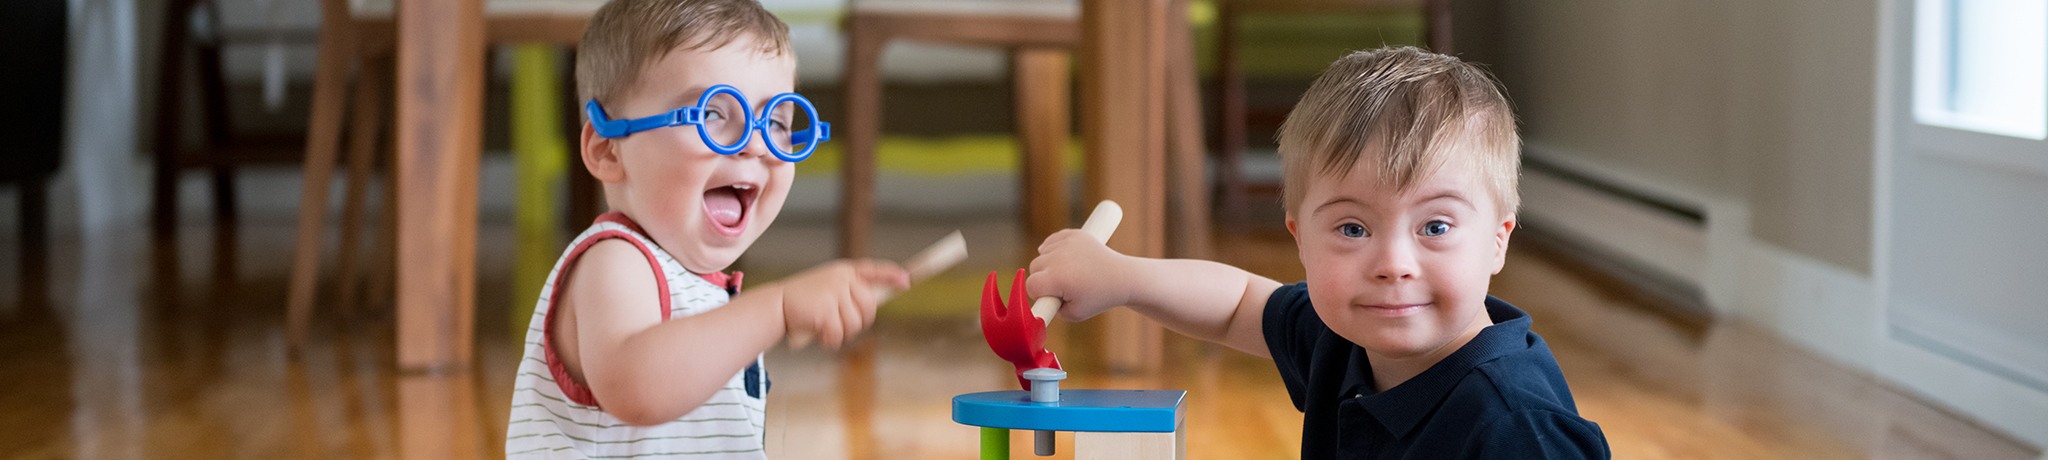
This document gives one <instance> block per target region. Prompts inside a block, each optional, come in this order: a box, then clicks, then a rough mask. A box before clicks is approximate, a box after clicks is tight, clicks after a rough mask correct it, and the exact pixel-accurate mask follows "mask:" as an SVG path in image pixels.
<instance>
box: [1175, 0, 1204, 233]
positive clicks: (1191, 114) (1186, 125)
mask: <svg viewBox="0 0 2048 460" xmlns="http://www.w3.org/2000/svg"><path fill="white" fill-rule="evenodd" d="M1187 7H1188V2H1187V0H1174V1H1172V2H1171V3H1170V4H1169V6H1168V11H1167V17H1169V18H1185V17H1187ZM1190 29H1191V27H1190V25H1189V24H1188V21H1186V20H1169V21H1166V68H1167V71H1166V74H1167V75H1169V77H1167V78H1168V81H1167V87H1166V106H1167V107H1166V118H1167V122H1166V136H1167V148H1166V150H1167V154H1166V156H1167V164H1168V165H1169V167H1170V168H1171V173H1170V175H1169V176H1168V177H1170V178H1171V179H1170V180H1171V182H1172V183H1170V184H1168V185H1167V189H1168V190H1169V192H1168V193H1167V194H1166V196H1167V200H1169V201H1172V204H1171V207H1170V208H1169V209H1168V211H1169V213H1170V214H1171V215H1172V216H1173V220H1172V222H1173V226H1174V228H1175V229H1176V230H1175V231H1173V232H1168V233H1169V237H1170V238H1172V241H1170V242H1169V243H1170V244H1169V246H1168V247H1167V248H1168V250H1170V251H1171V252H1172V255H1173V256H1174V257H1186V258H1197V259H1200V258H1207V257H1208V252H1209V244H1210V243H1209V193H1208V192H1209V186H1208V185H1209V176H1208V171H1207V168H1206V167H1207V165H1206V164H1204V161H1205V159H1204V157H1203V155H1202V151H1203V148H1202V115H1201V113H1202V112H1201V110H1202V107H1201V105H1202V104H1201V97H1200V96H1198V95H1197V94H1196V93H1197V92H1198V91H1200V90H1198V89H1196V88H1195V86H1197V84H1198V83H1199V82H1198V80H1199V79H1200V78H1201V77H1199V76H1198V74H1196V73H1195V55H1194V53H1195V51H1194V36H1193V35H1192V34H1193V31H1192V30H1190Z"/></svg>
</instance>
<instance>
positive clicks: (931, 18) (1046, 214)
mask: <svg viewBox="0 0 2048 460" xmlns="http://www.w3.org/2000/svg"><path fill="white" fill-rule="evenodd" d="M1176 3H1177V4H1180V5H1181V7H1182V8H1184V7H1185V5H1184V3H1183V2H1176ZM1177 11H1184V10H1177ZM1185 16H1186V15H1185V14H1182V15H1180V17H1182V18H1184V17H1185ZM1079 17H1080V5H1079V4H1078V3H1077V2H1076V1H1075V0H853V1H852V4H851V5H850V7H849V11H848V13H847V16H846V22H845V30H846V47H847V51H846V67H845V71H844V72H845V73H844V79H843V80H842V81H843V82H844V84H845V85H846V120H845V121H843V122H841V126H844V128H842V129H843V130H842V131H841V132H840V138H841V139H843V140H844V142H845V149H844V150H843V152H845V153H844V155H845V161H844V163H843V164H844V168H845V169H844V171H842V174H843V178H844V180H843V181H842V185H841V191H840V206H841V209H840V242H839V250H840V254H841V255H843V256H847V257H860V256H864V255H866V254H867V252H868V239H869V235H871V234H872V233H873V228H874V225H873V219H874V211H875V206H874V188H875V183H874V182H875V155H876V146H877V144H878V142H879V141H880V140H881V131H882V129H881V128H882V126H881V124H882V116H881V114H882V86H883V85H882V78H881V68H880V61H881V57H882V51H883V49H884V48H886V47H887V46H888V44H889V43H890V42H892V41H897V40H908V41H919V42H930V43H946V44H954V45H967V46H983V47H995V48H1002V49H1005V50H1008V51H1009V54H1010V66H1011V69H1010V70H1011V75H1012V78H1013V79H1014V80H1013V84H1014V85H1015V88H1014V91H1015V100H1016V104H1017V106H1016V123H1017V133H1018V136H1017V137H1018V140H1019V142H1018V143H1019V145H1020V146H1021V147H1022V149H1023V155H1022V158H1023V163H1024V164H1023V168H1022V169H1023V171H1022V172H1023V180H1022V181H1021V182H1022V184H1023V187H1022V188H1023V190H1022V192H1023V193H1022V194H1023V197H1024V206H1023V208H1022V220H1023V221H1024V223H1025V224H1024V226H1025V228H1026V229H1027V232H1028V233H1029V235H1031V237H1033V238H1042V237H1044V236H1046V235H1050V234H1052V233H1053V232H1055V231H1058V230H1059V229H1062V228H1066V227H1067V221H1068V199H1067V187H1066V180H1065V179H1066V176H1065V174H1064V173H1063V172H1062V170H1061V159H1062V158H1061V157H1062V152H1064V151H1065V149H1066V145H1067V142H1068V138H1069V136H1070V133H1071V125H1072V120H1071V115H1070V114H1071V108H1070V104H1069V100H1070V95H1071V94H1072V84H1071V80H1070V78H1071V75H1070V72H1069V68H1070V67H1071V65H1072V53H1073V51H1074V50H1075V49H1076V48H1078V47H1079V45H1080V41H1081V31H1080V22H1079ZM1174 22H1177V23H1178V25H1179V28H1178V29H1177V33H1173V34H1169V35H1173V36H1172V37H1169V39H1171V40H1174V41H1175V44H1174V45H1172V46H1174V49H1173V50H1171V51H1170V52H1169V54H1171V55H1175V61H1176V62H1178V63H1182V64H1185V65H1184V66H1183V65H1179V64H1176V67H1177V69H1176V72H1173V73H1175V74H1177V75H1180V76H1185V77H1186V78H1185V79H1184V80H1186V81H1180V80H1183V79H1178V78H1177V79H1175V80H1176V81H1173V82H1162V83H1170V84H1173V85H1175V88H1176V90H1175V91H1174V97H1173V98H1172V99H1173V102H1174V103H1175V106H1176V107H1185V108H1186V109H1185V110H1181V111H1182V112H1186V113H1187V114H1186V115H1185V116H1177V117H1175V118H1176V119H1174V120H1172V123H1171V124H1172V125H1173V127H1172V128H1170V131H1174V132H1176V135H1178V134H1187V135H1190V136H1193V137H1192V138H1193V139H1196V140H1197V141H1196V142H1194V143H1187V144H1183V143H1179V142H1176V143H1174V145H1175V148H1174V150H1175V152H1176V154H1175V155H1174V156H1175V157H1176V158H1177V159H1179V160H1180V161H1181V164H1183V165H1193V167H1194V170H1193V171H1194V172H1193V173H1192V174H1188V175H1184V176H1182V177H1183V178H1185V179H1188V180H1192V181H1196V182H1198V183H1199V182H1200V181H1202V180H1204V177H1203V174H1201V156H1200V155H1201V154H1200V151H1201V146H1200V145H1199V139H1200V137H1199V136H1200V135H1199V133H1198V131H1197V130H1199V129H1200V125H1201V120H1200V118H1199V116H1198V115H1195V114H1196V112H1195V111H1196V110H1199V109H1198V108H1197V107H1198V104H1197V103H1196V101H1195V97H1196V95H1195V89H1194V78H1195V77H1194V72H1193V61H1192V55H1191V54H1190V53H1191V51H1190V47H1189V44H1190V42H1189V39H1188V37H1187V27H1186V21H1185V20H1179V21H1174ZM1181 67H1184V69H1181ZM1181 70H1184V71H1181ZM1183 86H1184V89H1185V91H1184V92H1183V91H1179V89H1181V88H1182V87H1183ZM1182 153H1185V154H1186V155H1182ZM1190 159H1191V160H1190ZM1196 190H1206V187H1205V186H1204V187H1201V188H1197V189H1196ZM1184 195H1197V196H1201V195H1204V194H1203V193H1193V194H1184ZM1176 209H1186V210H1191V212H1177V213H1176V215H1178V216H1179V217H1181V218H1182V220H1181V222H1183V226H1184V227H1185V228H1190V229H1192V230H1191V231H1192V232H1193V233H1192V234H1190V235H1187V237H1188V238H1189V239H1192V240H1196V241H1200V243H1197V244H1190V245H1187V246H1190V247H1206V245H1207V238H1206V235H1207V232H1206V229H1207V228H1208V224H1207V220H1208V212H1207V202H1206V199H1200V200H1199V201H1198V202H1191V203H1190V206H1180V207H1177V208H1176ZM1189 223H1193V224H1189Z"/></svg>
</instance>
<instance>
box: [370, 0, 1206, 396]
mask: <svg viewBox="0 0 2048 460" xmlns="http://www.w3.org/2000/svg"><path fill="white" fill-rule="evenodd" d="M483 1H484V0H436V1H401V2H398V8H397V19H396V21H397V32H398V36H397V63H396V64H397V67H396V72H397V75H396V86H395V90H396V91H395V97H396V99H397V100H396V108H397V111H396V112H397V114H396V126H397V129H396V133H395V135H396V140H395V141H396V142H395V143H396V153H395V157H394V161H393V165H392V166H393V175H394V177H395V183H396V186H397V194H398V197H397V234H398V235H397V253H398V257H397V258H396V264H397V267H396V270H397V271H396V286H395V288H396V306H395V307H394V309H395V312H396V313H395V319H394V321H395V323H396V325H395V326H396V340H397V344H396V347H395V348H396V350H397V354H398V356H397V364H398V366H399V368H400V369H401V370H403V371H407V372H425V373H434V372H440V371H447V370H455V369H463V368H466V367H467V366H468V365H469V364H470V363H471V360H472V355H473V350H472V348H473V337H474V334H475V332H474V329H475V326H474V323H475V311H476V308H475V307H476V305H475V298H476V240H477V214H478V209H477V183H478V169H479V162H480V159H481V154H482V148H483V128H482V123H483V119H484V117H483V113H482V111H483V96H484V89H485V87H486V85H485V80H484V78H485V74H484V56H485V51H486V50H485V46H486V41H485V33H486V31H485V22H484V9H483ZM1174 1H1175V0H1081V23H1082V34H1083V35H1082V43H1081V56H1080V59H1079V65H1077V66H1076V67H1077V71H1078V73H1079V79H1080V87H1079V88H1080V96H1081V97H1080V100H1079V104H1080V112H1081V118H1080V124H1081V128H1080V129H1081V135H1082V137H1083V148H1084V149H1085V151H1087V152H1089V154H1088V155H1086V157H1087V161H1086V164H1085V165H1086V167H1087V168H1088V169H1089V171H1090V172H1089V174H1087V178H1088V179H1086V186H1085V187H1086V195H1087V196H1088V197H1089V200H1088V202H1091V203H1092V202H1094V201H1096V200H1101V199H1109V200H1115V201H1117V202H1118V203H1120V204H1122V206H1123V207H1124V209H1125V218H1124V223H1123V226H1122V229H1121V230H1120V231H1119V232H1118V234H1117V237H1116V238H1115V239H1113V240H1112V241H1110V242H1109V245H1110V246H1111V247H1112V248H1114V249H1116V250H1117V251H1119V252H1122V253H1125V254H1132V255H1139V256H1151V257H1158V256H1163V255H1166V254H1167V248H1168V247H1167V244H1168V235H1167V234H1166V217H1167V213H1168V206H1169V204H1170V201H1169V197H1168V190H1169V182H1170V181H1175V180H1183V179H1189V178H1192V177H1193V176H1191V175H1194V174H1199V173H1200V169H1199V167H1198V166H1197V167H1195V168H1193V169H1187V168H1177V169H1176V171H1173V172H1170V171H1169V169H1170V168H1169V167H1168V163H1169V160H1168V154H1167V151H1168V138H1169V134H1168V132H1167V126H1168V119H1167V117H1168V116H1169V111H1168V110H1167V107H1168V99H1169V89H1168V88H1169V86H1170V85H1166V84H1161V82H1166V81H1168V76H1169V75H1168V70H1169V53H1168V49H1169V44H1174V45H1175V46H1186V42H1185V41H1184V40H1185V39H1186V34H1185V27H1186V18H1185V14H1186V13H1185V10H1184V9H1183V8H1185V5H1184V4H1176V3H1174ZM1174 14H1179V15H1180V17H1177V18H1171V17H1170V16H1172V15H1174ZM1169 19H1173V20H1171V21H1170V20H1169ZM1172 67H1174V68H1175V70H1176V71H1178V72H1192V65H1186V64H1185V63H1178V64H1176V65H1173V66H1172ZM1178 77H1187V78H1191V77H1188V76H1187V75H1179V76H1178ZM1187 91H1190V92H1191V91H1192V89H1191V88H1190V89H1188V90H1187ZM1174 108H1175V110H1176V111H1177V112H1189V113H1192V112H1191V111H1194V110H1198V109H1197V108H1195V107H1189V106H1186V105H1184V104H1176V105H1175V107H1174ZM1182 134H1185V133H1182ZM1183 139H1185V138H1183ZM1195 139H1199V137H1196V138H1195ZM1169 174H1176V175H1177V177H1175V178H1173V179H1171V180H1170V179H1169ZM1202 193H1205V192H1204V191H1189V192H1183V193H1177V194H1176V195H1199V194H1202ZM1202 206H1206V205H1205V204H1204V205H1201V206H1194V207H1195V208H1202ZM1198 210H1199V211H1201V212H1206V209H1198ZM1104 322H1105V323H1106V324H1105V326H1104V327H1105V328H1106V329H1107V330H1106V331H1105V333H1104V337H1105V340H1107V341H1108V342H1107V343H1105V344H1104V345H1105V346H1106V347H1105V348H1107V349H1108V353H1109V354H1108V357H1109V359H1108V361H1109V364H1110V366H1111V367H1112V369H1126V370H1138V371H1142V370H1147V369H1156V368H1157V367H1158V362H1159V360H1160V356H1161V354H1162V352H1161V348H1162V345H1161V341H1162V334H1163V332H1162V331H1161V329H1160V327H1159V326H1158V325H1156V324H1154V323H1151V322H1150V321H1147V320H1145V319H1143V318H1142V317H1139V316H1137V315H1135V314H1132V313H1129V311H1128V310H1119V311H1117V312H1112V314H1110V315H1107V318H1106V319H1105V320H1104Z"/></svg>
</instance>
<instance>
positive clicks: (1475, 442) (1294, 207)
mask: <svg viewBox="0 0 2048 460" xmlns="http://www.w3.org/2000/svg"><path fill="white" fill-rule="evenodd" d="M1279 140H1280V156H1281V158H1282V162H1283V163H1282V164H1283V174H1284V177H1283V179H1284V181H1285V183H1284V195H1285V196H1284V198H1283V200H1284V205H1285V206H1286V208H1287V230H1288V232H1289V233H1291V234H1293V235H1294V241H1295V245H1296V247H1297V248H1298V250H1299V253H1300V257H1301V263H1302V266H1303V268H1304V269H1305V270H1306V272H1307V274H1308V280H1307V281H1305V282H1301V283H1296V284H1292V285H1284V286H1283V285H1281V284H1280V283H1278V282H1275V281H1273V280H1271V279H1267V278H1265V277H1261V276H1258V275H1254V274H1251V273H1249V272H1246V271H1244V270H1241V269H1238V268H1235V267H1230V266H1227V265H1223V264H1220V263H1215V262H1208V261H1200V260H1162V259H1146V258H1137V257H1130V256H1125V255H1122V254H1118V253H1116V252H1114V251H1111V250H1110V249H1109V248H1108V247H1106V246H1104V245H1103V243H1102V242H1101V241H1097V240H1095V239H1094V238H1093V237H1090V236H1088V235H1087V234H1086V233H1082V232H1080V231H1075V230H1068V231H1062V232H1060V233H1058V234H1054V235H1052V236H1051V237H1049V238H1046V240H1045V243H1044V244H1043V245H1041V246H1039V252H1040V255H1039V257H1038V258H1037V259H1035V260H1032V261H1031V275H1030V277H1029V279H1028V280H1027V281H1026V283H1027V285H1028V286H1029V290H1030V291H1031V294H1032V295H1034V296H1057V297H1060V298H1063V299H1065V300H1066V307H1065V308H1063V309H1061V310H1060V313H1059V314H1060V316H1061V317H1063V318H1066V319H1068V320H1082V319H1086V318H1089V317H1093V316H1095V315H1096V314H1099V313H1101V312H1102V311H1104V310H1107V309H1109V308H1111V307H1114V306H1117V305H1129V306H1130V307H1131V308H1132V309H1133V310H1137V311H1138V312H1139V313H1142V314H1144V315H1145V316H1147V317H1150V318H1152V319H1154V320H1157V321H1159V322H1160V323H1162V324H1165V325H1166V326H1167V327H1168V328H1171V329H1173V330H1174V331H1177V332H1180V333H1182V334H1187V335H1189V336H1193V337H1197V338H1201V339H1203V340H1208V341H1212V342H1218V343H1222V344H1225V345H1228V346H1230V347H1232V348H1236V349H1238V350H1242V351H1244V352H1247V353H1252V354H1256V355H1260V356H1270V357H1272V359H1273V363H1274V364H1275V365H1276V366H1278V367H1279V370H1280V377H1281V379H1282V380H1284V381H1285V382H1286V384H1287V392H1288V395H1289V396H1291V397H1292V398H1293V400H1294V405H1295V407H1296V408H1297V409H1300V410H1301V411H1302V412H1303V420H1302V445H1301V456H1302V458H1305V459H1320V458H1604V457H1608V456H1609V455H1610V454H1609V452H1608V447H1607V440H1606V437H1605V436H1604V435H1602V434H1601V432H1600V426H1599V425H1597V424H1594V423H1593V422H1591V421H1588V420H1586V419H1584V418H1581V417H1579V414H1578V408H1577V407H1576V406H1575V405H1574V404H1573V402H1572V396H1571V390H1570V389H1569V388H1567V387H1566V385H1565V381H1564V375H1563V374H1562V373H1561V372H1560V371H1559V370H1558V367H1557V360H1556V358H1555V357H1553V356H1551V354H1550V348H1549V347H1548V346H1547V345H1545V344H1544V343H1543V338H1542V337H1539V336H1537V335H1536V333H1535V332H1531V331H1530V330H1529V322H1530V319H1529V315H1528V314H1526V313H1523V312H1522V311H1521V310H1519V309H1517V308H1515V307H1514V306H1513V305H1509V304H1508V303H1507V302H1505V301H1502V300H1500V299H1498V298H1494V297H1492V296H1490V295H1487V293H1486V291H1487V284H1488V282H1489V281H1490V280H1491V278H1492V276H1493V275H1494V274H1497V273H1499V272H1500V269H1501V266H1502V265H1503V264H1504V263H1505V262H1506V260H1507V259H1506V257H1507V249H1508V235H1509V234H1510V233H1512V232H1513V231H1514V229H1515V212H1516V209H1517V207H1518V206H1519V204H1520V203H1519V201H1520V198H1519V196H1518V195H1517V191H1516V190H1517V189H1516V187H1517V185H1516V178H1517V176H1518V174H1519V172H1520V168H1521V160H1520V149H1521V140H1520V138H1519V137H1518V135H1517V134H1516V132H1515V121H1514V115H1513V114H1512V113H1511V112H1510V109H1509V107H1508V104H1507V100H1506V97H1505V96H1503V95H1502V93H1501V90H1500V87H1499V84H1498V83H1496V82H1495V81H1494V80H1493V79H1492V77H1490V76H1488V75H1487V74H1486V73H1485V72H1483V71H1481V70H1479V69H1478V68H1477V67H1475V66H1473V65H1471V64H1468V63H1465V62H1462V61H1460V60H1458V59H1457V58H1454V57H1450V56H1444V55H1439V54H1432V53H1429V52H1426V51H1422V50H1419V49H1416V48H1412V47H1402V48H1390V49H1380V50H1373V51H1362V52H1357V53H1353V54H1351V55H1349V56H1345V57H1344V58H1342V59H1339V60H1338V61H1337V62H1336V63H1333V64H1331V65H1330V67H1329V68H1328V69H1327V70H1325V71H1324V72H1323V75H1322V76H1321V77H1318V78H1317V79H1316V81H1315V83H1314V84H1313V85H1311V86H1310V87H1309V90H1308V93H1307V94H1305V95H1303V96H1302V101H1301V103H1300V104H1299V105H1297V106H1296V107H1295V109H1294V111H1293V112H1292V113H1290V114H1289V115H1288V117H1287V121H1286V122H1285V123H1284V124H1282V125H1281V127H1280V134H1279Z"/></svg>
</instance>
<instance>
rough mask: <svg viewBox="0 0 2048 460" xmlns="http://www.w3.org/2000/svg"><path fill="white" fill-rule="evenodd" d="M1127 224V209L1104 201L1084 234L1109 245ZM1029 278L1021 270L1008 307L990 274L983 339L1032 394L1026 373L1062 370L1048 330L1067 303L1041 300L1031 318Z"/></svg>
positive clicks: (984, 303)
mask: <svg viewBox="0 0 2048 460" xmlns="http://www.w3.org/2000/svg"><path fill="white" fill-rule="evenodd" d="M1123 220H1124V209H1123V207H1122V206H1117V204H1116V202H1114V201H1109V200H1103V201H1102V203H1100V204H1097V205H1095V211H1093V212H1090V213H1089V214H1088V221H1087V222H1085V223H1082V224H1081V231H1084V232H1087V233H1088V235H1089V236H1094V237H1095V239H1096V240H1100V241H1103V242H1108V241H1109V236H1110V234H1113V233H1116V227H1117V224H1120V223H1123ZM1026 274H1027V272H1026V271H1025V270H1024V269H1021V268H1020V269H1017V277H1016V280H1015V281H1012V282H1011V283H1010V301H1009V303H1007V304H1005V303H1004V302H1003V299H1002V297H1001V296H999V295H998V294H997V292H998V291H997V286H996V273H995V272H989V273H988V282H987V283H986V284H983V285H982V288H981V336H982V338H984V339H987V340H988V348H989V349H990V350H993V351H995V352H996V356H999V357H1002V358H1003V360H1004V361H1009V362H1010V364H1013V365H1015V366H1016V367H1017V384H1018V385H1020V386H1022V387H1024V389H1026V390H1030V389H1031V381H1030V380H1026V379H1025V378H1024V371H1028V370H1031V369H1036V368H1050V369H1059V368H1060V360H1059V356H1057V355H1054V354H1053V353H1052V352H1050V351H1046V350H1045V328H1046V326H1050V325H1051V324H1052V318H1053V316H1054V315H1057V314H1059V311H1060V306H1061V305H1063V304H1064V302H1063V301H1061V300H1060V298H1058V297H1052V296H1046V297H1039V298H1038V300H1037V301H1036V302H1033V303H1032V304H1031V310H1029V311H1030V313H1031V314H1029V315H1025V314H1023V313H1024V310H1023V309H1021V308H1018V307H1022V306H1024V297H1025V292H1024V276H1025V275H1026ZM1005 305H1008V306H1005Z"/></svg>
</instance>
